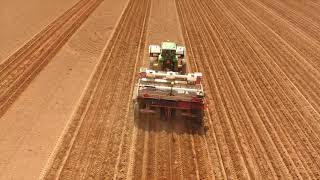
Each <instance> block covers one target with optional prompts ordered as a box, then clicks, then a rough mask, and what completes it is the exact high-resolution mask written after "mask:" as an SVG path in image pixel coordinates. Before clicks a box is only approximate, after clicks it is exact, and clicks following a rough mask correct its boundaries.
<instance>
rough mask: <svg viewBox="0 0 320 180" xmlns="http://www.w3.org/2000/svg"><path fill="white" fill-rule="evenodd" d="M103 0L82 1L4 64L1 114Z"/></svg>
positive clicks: (0, 99) (1, 87) (1, 74)
mask: <svg viewBox="0 0 320 180" xmlns="http://www.w3.org/2000/svg"><path fill="white" fill-rule="evenodd" d="M101 2H102V0H86V1H80V2H79V3H77V4H76V5H74V6H73V7H72V8H71V9H69V10H68V11H67V12H66V13H65V14H64V15H62V16H61V17H60V18H58V19H57V20H56V21H54V22H53V23H51V24H50V25H48V27H47V28H46V29H44V30H43V31H42V32H40V33H39V34H38V35H36V36H35V37H34V38H33V39H32V40H30V42H28V43H27V44H26V45H24V46H23V47H22V48H21V49H20V50H18V51H17V52H16V53H14V54H13V55H12V56H11V57H9V59H8V60H6V61H5V62H4V63H3V64H1V67H0V78H1V82H0V102H1V105H0V115H1V114H3V113H4V112H5V111H6V109H8V108H9V106H10V104H11V103H12V102H13V101H14V100H15V99H16V98H17V97H18V95H19V94H20V93H21V92H22V91H23V89H24V88H26V87H27V86H28V84H29V83H30V82H31V81H32V79H34V78H35V77H36V75H37V74H38V73H39V72H40V71H41V70H42V69H43V68H44V67H45V66H46V64H47V63H48V62H50V60H51V59H52V58H53V56H54V55H55V54H56V53H57V52H58V51H59V50H60V48H61V47H62V46H63V45H64V44H65V42H66V41H67V40H68V39H69V38H70V37H71V36H72V34H73V33H74V32H75V31H76V30H77V29H78V28H79V27H80V25H81V24H82V23H83V22H84V21H85V20H86V19H87V17H88V16H89V15H90V14H91V13H92V12H93V11H94V10H95V8H96V7H97V6H98V5H99V4H100V3H101Z"/></svg>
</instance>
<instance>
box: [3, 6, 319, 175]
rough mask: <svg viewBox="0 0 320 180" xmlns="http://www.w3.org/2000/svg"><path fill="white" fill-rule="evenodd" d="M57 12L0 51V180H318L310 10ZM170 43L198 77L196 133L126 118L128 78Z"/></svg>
mask: <svg viewBox="0 0 320 180" xmlns="http://www.w3.org/2000/svg"><path fill="white" fill-rule="evenodd" d="M60 3H61V7H59V8H58V7H56V8H57V9H63V8H62V7H64V8H65V9H64V10H60V11H58V10H53V11H52V13H51V14H50V13H47V15H46V17H47V18H48V19H51V20H50V21H52V22H48V23H47V24H46V25H47V26H46V25H41V24H39V25H38V26H39V27H38V29H36V30H32V32H28V33H26V34H25V35H24V36H23V37H21V39H19V42H20V43H21V42H24V41H28V42H27V43H26V44H25V45H23V46H21V48H20V49H19V48H18V47H19V46H20V45H15V46H11V45H9V44H8V47H6V48H4V49H5V51H4V52H8V51H9V50H10V51H13V52H14V51H16V53H14V54H12V55H11V56H10V57H9V58H7V59H5V60H3V61H2V62H3V63H2V64H0V102H1V103H0V115H1V118H0V179H35V178H37V177H40V178H41V179H261V178H268V179H277V178H278V179H320V153H319V152H320V88H319V87H320V61H319V59H320V55H319V52H320V34H319V30H320V11H319V9H320V3H319V2H318V1H314V0H306V1H299V0H283V1H277V0H267V1H265V0H237V1H227V0H202V1H197V0H163V1H159V0H140V1H134V0H121V1H120V0H118V1H117V2H114V1H111V0H80V1H79V2H78V3H76V2H73V6H72V2H71V1H68V3H67V2H66V3H65V4H64V3H62V1H61V2H59V4H60ZM39 6H40V5H39ZM57 6H58V5H57ZM66 7H67V8H66ZM68 8H70V9H69V10H67V9H68ZM30 11H31V10H30ZM57 12H60V14H59V13H57ZM6 17H9V16H8V14H6ZM52 17H55V18H56V20H53V19H54V18H52ZM28 19H30V22H32V21H35V20H34V19H33V18H32V17H28ZM26 21H28V20H26ZM1 23H3V22H1ZM0 32H1V31H0ZM36 32H40V33H38V34H37V35H36V36H34V37H33V38H31V37H32V36H30V34H32V33H33V34H34V33H36ZM15 33H16V34H19V33H21V31H18V30H17V31H13V32H12V33H11V35H12V36H13V35H14V34H15ZM3 34H4V33H2V32H1V36H2V35H3ZM8 34H10V33H8ZM1 36H0V37H1ZM26 38H27V40H26ZM28 39H29V40H28ZM168 39H169V40H173V41H176V42H178V43H179V44H183V45H185V46H186V48H187V60H188V65H189V66H188V70H189V71H200V72H202V73H203V74H204V82H203V83H204V88H205V93H206V102H207V108H206V109H205V117H204V124H203V126H201V127H199V126H196V125H195V124H194V123H192V122H191V121H189V120H187V119H184V118H182V117H179V116H177V117H176V118H173V119H170V120H161V119H160V118H159V116H157V115H144V116H140V117H139V118H136V119H134V115H133V106H132V91H133V87H134V84H135V82H136V74H137V70H138V68H139V67H141V66H146V65H147V54H146V52H147V48H148V45H149V44H156V43H160V42H161V41H164V40H168ZM8 42H9V40H8ZM1 46H3V47H5V44H1ZM14 48H16V50H14ZM2 56H3V55H2ZM2 56H1V57H2ZM25 172H27V173H25Z"/></svg>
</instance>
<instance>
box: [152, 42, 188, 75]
mask: <svg viewBox="0 0 320 180" xmlns="http://www.w3.org/2000/svg"><path fill="white" fill-rule="evenodd" d="M184 56H185V47H183V46H177V44H176V43H175V42H170V41H166V42H162V43H161V45H160V46H159V45H150V46H149V58H150V67H149V68H150V69H153V70H157V71H166V72H168V71H173V72H178V73H180V74H186V69H187V68H186V61H185V59H184Z"/></svg>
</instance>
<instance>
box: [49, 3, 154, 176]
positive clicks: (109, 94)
mask: <svg viewBox="0 0 320 180" xmlns="http://www.w3.org/2000/svg"><path fill="white" fill-rule="evenodd" d="M146 9H147V11H146ZM149 9H150V1H149V0H144V1H130V2H129V4H128V6H127V8H126V10H125V12H124V14H123V15H122V17H121V20H120V22H119V25H118V26H117V28H116V30H115V33H114V35H113V37H112V39H111V40H110V42H109V44H108V46H107V49H106V51H105V52H104V55H103V57H102V61H101V62H100V64H99V66H98V69H97V71H96V73H95V74H94V76H93V79H92V81H91V83H90V85H89V87H88V89H87V91H86V94H85V96H84V98H83V100H82V103H81V104H80V106H79V108H78V111H77V113H76V114H75V117H74V119H73V121H72V122H71V124H70V126H69V129H68V131H67V133H66V134H65V136H64V138H63V141H62V144H61V146H60V148H59V149H58V152H57V154H56V156H55V158H54V160H53V163H52V166H51V168H50V169H49V170H48V171H47V173H46V175H45V179H53V178H58V177H60V178H66V179H70V178H71V179H72V178H75V179H88V178H112V177H116V178H123V177H124V175H125V174H124V171H123V170H124V169H126V168H125V167H122V166H123V165H124V166H126V163H125V162H123V161H122V160H123V159H122V157H121V156H122V153H124V154H125V153H126V149H127V146H128V144H130V140H131V138H130V136H132V135H131V134H130V131H131V130H132V126H133V125H132V123H131V122H132V121H130V120H131V118H128V116H127V115H126V114H128V113H130V112H131V111H130V108H129V107H127V106H128V104H130V103H128V100H129V101H130V100H131V96H130V94H131V93H132V92H130V91H127V90H123V89H125V88H126V87H133V82H134V79H135V73H134V72H135V70H136V68H137V67H138V66H139V64H141V63H142V58H141V57H142V55H143V53H142V50H143V49H144V43H145V33H146V28H145V24H146V23H145V22H146V20H147V19H148V16H149ZM133 57H136V58H133ZM110 64H111V65H112V66H111V65H110ZM128 75H129V76H128ZM114 80H117V81H114ZM117 137H122V138H117ZM121 141H126V142H122V143H121ZM121 144H122V147H120V145H121ZM119 156H120V157H121V159H122V160H121V159H119ZM124 157H126V156H124ZM124 160H127V159H124ZM120 162H121V163H120ZM115 166H117V167H115ZM118 166H119V167H118ZM116 170H118V172H115V171H116Z"/></svg>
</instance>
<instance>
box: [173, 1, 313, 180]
mask: <svg viewBox="0 0 320 180" xmlns="http://www.w3.org/2000/svg"><path fill="white" fill-rule="evenodd" d="M177 2H178V5H179V3H180V7H181V9H180V10H181V12H183V11H185V12H188V13H181V14H180V16H181V17H182V18H181V19H187V20H185V21H184V20H182V22H183V21H184V22H185V23H186V25H185V26H183V30H184V31H186V32H185V33H184V36H185V37H187V38H185V39H189V42H188V41H186V44H187V47H188V50H189V51H188V52H189V53H190V51H191V52H192V54H193V55H194V56H193V58H195V59H196V60H197V61H195V62H196V64H197V66H198V67H199V69H200V71H201V72H204V73H205V77H207V78H208V79H207V80H206V83H205V87H206V92H207V98H208V99H209V100H210V102H209V104H210V105H209V113H210V114H213V115H214V117H216V118H217V120H215V121H218V122H217V123H215V124H214V126H213V130H210V129H209V131H213V132H214V133H215V136H216V137H217V140H218V146H219V150H220V151H221V156H222V160H223V162H224V163H223V164H224V169H225V170H226V174H227V176H228V177H230V178H232V177H233V178H234V176H237V177H238V178H244V177H243V176H246V173H245V169H247V170H248V175H249V176H251V177H252V178H254V179H255V178H257V177H261V176H263V177H265V176H270V177H282V178H287V177H289V176H292V177H294V178H310V177H313V178H315V177H317V175H318V173H317V169H318V168H319V167H318V158H317V157H318V153H317V150H318V145H319V144H318V143H314V142H318V135H317V134H318V133H317V131H318V126H319V124H318V123H315V122H314V123H310V124H309V123H304V122H306V121H308V122H310V121H311V122H312V121H313V120H314V119H318V118H319V116H318V114H317V112H314V110H313V108H312V106H311V105H310V104H309V103H308V101H306V100H305V99H304V97H303V96H301V94H300V92H299V91H297V89H296V88H295V86H293V85H292V84H291V83H292V82H290V80H284V79H283V78H285V79H286V78H288V77H287V76H283V73H284V72H283V71H281V69H280V67H281V68H282V67H286V66H284V65H279V66H280V67H279V66H278V65H276V66H274V65H273V61H272V60H271V59H270V58H273V57H272V56H271V57H270V55H269V54H268V53H265V52H266V51H267V52H269V51H271V50H272V51H274V50H276V49H277V48H278V47H279V44H275V45H274V46H261V45H262V43H263V42H268V41H269V40H268V39H264V41H263V42H261V44H260V41H258V42H257V40H259V36H264V35H263V34H259V36H252V34H251V31H254V32H255V31H256V30H257V27H258V26H257V25H255V26H253V25H250V23H255V22H260V21H252V18H251V21H250V22H249V20H248V21H245V22H242V21H240V22H239V21H238V19H242V18H244V17H245V15H244V14H243V12H244V10H241V11H240V10H236V6H235V3H234V2H229V1H210V0H207V1H201V2H195V1H177ZM189 3H190V4H191V5H188V4H189ZM209 7H211V8H209ZM178 9H179V8H178ZM193 9H194V11H193ZM229 11H231V12H232V13H231V12H229ZM196 12H198V13H196ZM233 13H236V15H235V16H233V15H232V14H233ZM183 16H185V18H183ZM265 18H268V17H265ZM248 19H249V18H248ZM248 30H250V31H248ZM265 31H266V30H265V29H259V32H265ZM298 34H299V33H298ZM266 38H269V39H270V36H269V37H266ZM279 40H281V39H278V40H274V41H273V42H279ZM290 48H291V47H290V46H286V47H285V48H284V49H285V50H286V51H288V50H290ZM278 54H279V53H278ZM300 57H301V56H300ZM300 62H301V61H300ZM302 62H303V61H302ZM272 65H273V66H272ZM292 66H293V67H294V65H292ZM300 67H302V66H300ZM300 67H299V66H295V67H294V68H295V70H296V71H297V72H300V71H301V68H300ZM311 69H312V68H311ZM305 73H307V72H305ZM312 73H315V74H316V73H317V72H315V71H312V72H310V73H309V74H308V75H305V76H309V77H308V78H309V79H310V77H312ZM281 76H282V78H279V77H281ZM314 77H315V76H314ZM304 78H305V82H306V81H307V79H308V78H307V77H304ZM309 82H310V80H309ZM314 82H317V81H313V82H312V83H314ZM299 83H300V82H299ZM299 83H298V82H297V84H299ZM311 87H312V85H310V90H309V91H310V92H309V93H311V94H314V93H317V92H318V91H317V89H316V88H314V89H311ZM314 87H316V86H314ZM208 94H209V95H208ZM315 97H317V96H315ZM315 97H313V98H315ZM302 104H305V105H304V106H302ZM221 107H225V109H222V108H221ZM219 109H220V110H219ZM302 111H303V112H304V113H302ZM311 117H313V118H314V119H312V118H311ZM208 121H209V122H210V121H213V120H212V119H208ZM301 122H302V126H303V127H299V125H300V126H301ZM233 133H234V135H232V134H233ZM230 134H231V136H230ZM232 136H234V137H232ZM223 139H225V140H224V141H223ZM230 147H231V148H230ZM235 150H237V151H235ZM227 152H229V154H228V153H227ZM212 157H214V156H212ZM230 157H231V158H232V161H230V159H229V158H230ZM242 158H243V160H241V159H242ZM241 161H242V162H243V163H241ZM275 162H277V163H275ZM237 163H239V164H237Z"/></svg>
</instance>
